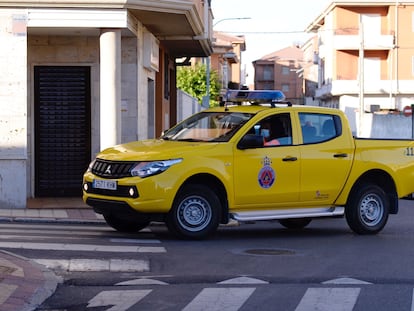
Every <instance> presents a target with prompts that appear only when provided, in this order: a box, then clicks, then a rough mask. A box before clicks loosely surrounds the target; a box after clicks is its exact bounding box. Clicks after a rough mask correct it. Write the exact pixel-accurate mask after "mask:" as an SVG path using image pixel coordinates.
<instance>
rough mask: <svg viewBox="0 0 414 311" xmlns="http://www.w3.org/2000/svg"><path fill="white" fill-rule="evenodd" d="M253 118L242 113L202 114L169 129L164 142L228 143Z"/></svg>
mask: <svg viewBox="0 0 414 311" xmlns="http://www.w3.org/2000/svg"><path fill="white" fill-rule="evenodd" d="M252 116H253V114H251V113H240V112H228V111H227V112H225V111H224V112H200V113H197V114H195V115H193V116H191V117H190V118H188V119H186V120H184V121H182V122H181V123H179V124H177V125H176V126H174V127H173V128H171V129H169V130H168V131H166V132H165V133H164V135H162V136H161V139H164V140H179V141H209V142H226V141H229V139H230V138H231V137H232V136H233V135H234V134H235V133H236V132H237V131H238V130H239V129H240V128H241V127H242V126H243V124H245V123H246V122H247V121H248V120H250V118H251V117H252Z"/></svg>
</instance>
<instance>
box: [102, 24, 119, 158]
mask: <svg viewBox="0 0 414 311" xmlns="http://www.w3.org/2000/svg"><path fill="white" fill-rule="evenodd" d="M100 102H101V104H100V149H101V150H103V149H105V148H107V147H111V146H113V145H116V144H119V143H121V129H122V128H121V30H120V29H103V30H102V31H101V36H100Z"/></svg>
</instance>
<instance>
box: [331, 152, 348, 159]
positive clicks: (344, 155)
mask: <svg viewBox="0 0 414 311" xmlns="http://www.w3.org/2000/svg"><path fill="white" fill-rule="evenodd" d="M333 157H334V158H347V157H348V154H347V153H336V154H334V155H333Z"/></svg>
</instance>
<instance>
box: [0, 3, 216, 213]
mask: <svg viewBox="0 0 414 311" xmlns="http://www.w3.org/2000/svg"><path fill="white" fill-rule="evenodd" d="M211 20H212V13H211V9H210V1H205V0H175V1H168V0H159V1H141V0H125V1H115V0H114V1H111V0H108V1H98V0H88V1H82V0H77V1H72V2H71V1H63V2H62V1H50V0H37V1H29V0H28V1H26V0H21V1H17V2H10V1H2V0H1V1H0V45H1V49H0V68H1V70H0V105H1V109H0V125H1V126H0V172H1V178H0V208H25V207H26V205H27V199H30V198H40V197H59V196H78V197H80V195H81V184H82V174H83V172H84V171H85V170H86V168H87V166H88V163H89V161H90V160H91V158H93V157H94V155H95V154H96V153H97V152H99V151H100V150H102V149H104V148H106V147H108V146H111V145H115V144H118V143H123V142H127V141H131V140H137V139H145V138H151V137H155V136H158V135H159V133H160V132H161V131H162V130H164V129H165V128H168V127H170V126H171V125H173V124H174V123H175V121H176V120H175V118H176V117H175V116H176V105H177V102H176V81H175V71H176V65H177V64H176V60H177V59H180V58H182V57H207V56H209V55H210V54H211V52H212V31H211V30H212V23H211Z"/></svg>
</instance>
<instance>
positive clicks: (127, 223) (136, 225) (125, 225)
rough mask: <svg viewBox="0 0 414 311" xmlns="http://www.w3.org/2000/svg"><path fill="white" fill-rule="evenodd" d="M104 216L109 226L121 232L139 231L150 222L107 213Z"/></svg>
mask: <svg viewBox="0 0 414 311" xmlns="http://www.w3.org/2000/svg"><path fill="white" fill-rule="evenodd" d="M103 217H104V219H105V221H106V223H107V224H108V225H109V226H111V227H112V228H114V229H115V230H116V231H119V232H129V233H132V232H138V231H140V230H142V229H144V228H146V227H147V226H148V225H149V224H150V221H148V220H134V219H122V218H119V217H117V216H115V215H112V214H106V215H103Z"/></svg>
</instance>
